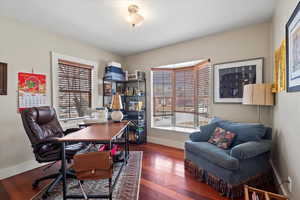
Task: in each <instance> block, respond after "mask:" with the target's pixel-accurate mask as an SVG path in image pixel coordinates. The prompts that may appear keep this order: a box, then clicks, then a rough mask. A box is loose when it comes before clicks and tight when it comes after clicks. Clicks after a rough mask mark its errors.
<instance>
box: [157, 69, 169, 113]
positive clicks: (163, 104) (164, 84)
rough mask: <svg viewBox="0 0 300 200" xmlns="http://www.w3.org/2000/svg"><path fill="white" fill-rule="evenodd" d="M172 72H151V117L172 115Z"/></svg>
mask: <svg viewBox="0 0 300 200" xmlns="http://www.w3.org/2000/svg"><path fill="white" fill-rule="evenodd" d="M172 89H173V87H172V71H153V116H154V117H158V116H168V115H172V101H173V100H172Z"/></svg>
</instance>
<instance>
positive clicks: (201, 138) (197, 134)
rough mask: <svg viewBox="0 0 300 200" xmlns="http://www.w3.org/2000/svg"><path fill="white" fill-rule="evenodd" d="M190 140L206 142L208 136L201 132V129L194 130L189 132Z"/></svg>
mask: <svg viewBox="0 0 300 200" xmlns="http://www.w3.org/2000/svg"><path fill="white" fill-rule="evenodd" d="M190 140H191V141H193V142H207V141H208V140H209V137H208V136H207V135H206V134H203V133H201V131H195V132H193V133H191V134H190Z"/></svg>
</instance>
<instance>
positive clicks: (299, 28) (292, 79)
mask: <svg viewBox="0 0 300 200" xmlns="http://www.w3.org/2000/svg"><path fill="white" fill-rule="evenodd" d="M299 10H300V2H299V3H298V5H297V7H296V9H295V10H294V12H293V14H292V16H291V17H290V19H289V21H288V23H287V24H286V81H287V91H288V92H296V91H300V12H299Z"/></svg>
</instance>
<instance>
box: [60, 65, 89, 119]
mask: <svg viewBox="0 0 300 200" xmlns="http://www.w3.org/2000/svg"><path fill="white" fill-rule="evenodd" d="M58 87H59V98H58V99H59V100H58V107H59V112H58V115H59V118H60V119H69V118H78V117H82V116H84V115H85V112H86V110H87V109H88V108H90V107H91V96H92V66H86V65H81V64H76V63H71V62H67V61H62V60H59V69H58Z"/></svg>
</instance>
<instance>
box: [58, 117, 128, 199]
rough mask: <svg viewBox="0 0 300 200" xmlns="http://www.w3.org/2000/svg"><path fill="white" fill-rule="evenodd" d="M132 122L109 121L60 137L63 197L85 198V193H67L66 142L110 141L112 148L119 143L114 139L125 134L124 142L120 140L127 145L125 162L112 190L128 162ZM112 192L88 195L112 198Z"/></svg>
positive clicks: (90, 196)
mask: <svg viewBox="0 0 300 200" xmlns="http://www.w3.org/2000/svg"><path fill="white" fill-rule="evenodd" d="M129 123H130V122H128V121H124V122H119V123H114V122H108V123H105V124H98V125H92V126H89V127H87V128H84V129H81V130H79V131H77V132H74V133H70V134H68V135H66V136H64V137H62V138H59V139H58V141H59V142H61V160H62V162H61V171H62V173H63V181H62V182H63V184H62V186H63V199H64V200H65V199H67V198H72V199H79V198H83V199H84V196H83V195H67V185H66V152H65V143H66V142H95V143H108V144H109V149H111V148H112V143H118V142H115V141H114V140H115V139H117V138H118V137H121V136H122V135H123V134H125V135H124V142H120V144H123V145H124V147H125V158H124V161H123V164H122V166H121V168H120V170H119V171H118V174H117V176H116V178H115V180H114V183H113V185H112V191H113V188H114V186H115V185H116V182H117V180H118V178H119V175H120V173H121V171H122V169H123V166H124V165H126V164H127V160H128V157H129V143H128V130H127V129H128V125H129ZM111 196H112V192H111V193H110V194H109V195H88V198H111Z"/></svg>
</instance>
